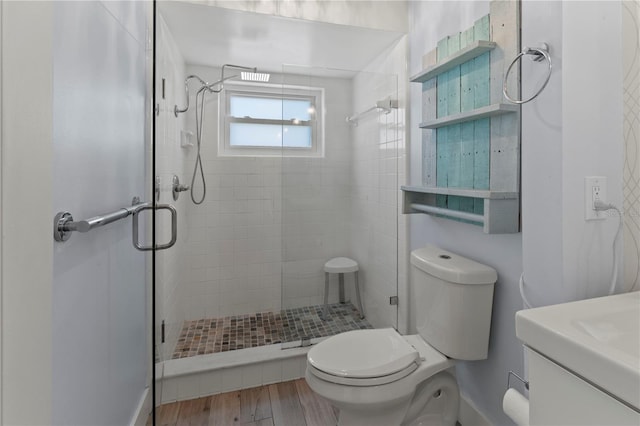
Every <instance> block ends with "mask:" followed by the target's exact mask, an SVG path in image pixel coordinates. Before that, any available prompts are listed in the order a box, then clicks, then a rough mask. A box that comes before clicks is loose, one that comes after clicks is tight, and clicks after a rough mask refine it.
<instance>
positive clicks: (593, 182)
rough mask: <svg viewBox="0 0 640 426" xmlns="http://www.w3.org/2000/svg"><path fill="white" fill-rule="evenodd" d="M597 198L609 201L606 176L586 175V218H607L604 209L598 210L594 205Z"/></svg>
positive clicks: (604, 201)
mask: <svg viewBox="0 0 640 426" xmlns="http://www.w3.org/2000/svg"><path fill="white" fill-rule="evenodd" d="M596 200H600V201H602V202H603V203H606V202H607V178H606V176H585V178H584V220H602V219H606V218H607V216H606V215H605V212H604V211H596V210H595V209H594V208H593V205H594V203H595V201H596Z"/></svg>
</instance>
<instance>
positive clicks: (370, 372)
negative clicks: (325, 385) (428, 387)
mask: <svg viewBox="0 0 640 426" xmlns="http://www.w3.org/2000/svg"><path fill="white" fill-rule="evenodd" d="M307 359H308V361H309V366H310V368H311V369H312V372H313V373H314V374H315V375H316V376H318V377H319V378H322V379H324V380H328V381H331V382H334V383H342V384H349V385H353V386H374V385H376V384H384V383H390V382H392V381H395V380H399V379H401V378H403V377H405V376H407V375H409V374H411V373H412V372H413V371H415V369H416V368H418V366H419V365H420V354H419V352H418V350H417V349H416V348H415V347H413V346H412V345H411V344H409V343H408V342H407V341H406V340H405V339H404V338H403V337H402V336H401V335H400V334H399V333H398V332H397V331H395V330H394V329H392V328H386V329H377V330H355V331H349V332H346V333H341V334H338V335H336V336H333V337H331V338H329V339H327V340H324V341H322V342H320V343H318V344H317V345H315V346H314V347H313V348H311V350H310V351H309V353H308V354H307Z"/></svg>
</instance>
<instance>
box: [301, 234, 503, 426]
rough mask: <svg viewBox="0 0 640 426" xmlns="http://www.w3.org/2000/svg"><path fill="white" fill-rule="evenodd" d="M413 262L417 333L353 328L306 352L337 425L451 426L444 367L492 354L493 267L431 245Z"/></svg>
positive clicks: (455, 404)
mask: <svg viewBox="0 0 640 426" xmlns="http://www.w3.org/2000/svg"><path fill="white" fill-rule="evenodd" d="M411 265H412V268H411V272H410V283H411V288H412V291H413V296H414V299H415V300H416V306H417V307H418V309H416V329H417V331H418V334H415V335H407V336H403V335H401V334H399V333H398V332H397V331H396V330H394V329H393V328H385V329H376V330H355V331H349V332H345V333H341V334H338V335H335V336H332V337H330V338H328V339H326V340H324V341H322V342H320V343H318V344H317V345H316V346H314V347H313V348H311V349H310V350H309V352H308V354H307V370H306V374H305V378H306V380H307V383H308V384H309V387H310V388H311V389H312V390H313V391H314V392H316V393H317V394H319V395H320V396H322V397H324V398H325V399H327V400H328V401H329V402H330V403H331V404H332V405H333V406H335V407H336V408H338V409H339V410H340V414H339V418H338V425H340V426H365V425H366V426H399V425H410V426H418V425H420V426H427V425H431V426H436V425H438V426H453V425H455V423H456V420H457V417H458V409H459V403H460V396H459V392H458V386H457V383H456V380H455V378H454V377H453V376H452V375H451V374H450V373H449V372H448V371H446V370H448V369H450V368H451V367H453V366H454V364H455V360H479V359H485V358H486V357H487V353H488V344H489V330H490V325H491V324H490V323H491V309H492V302H493V287H494V284H495V281H496V279H497V274H496V272H495V270H494V269H492V268H490V267H488V266H485V265H481V264H479V263H477V262H474V261H472V260H469V259H465V258H464V257H462V256H459V255H456V254H454V253H451V252H447V251H445V250H442V249H439V248H437V247H434V246H427V247H425V248H422V249H418V250H415V251H414V252H412V253H411Z"/></svg>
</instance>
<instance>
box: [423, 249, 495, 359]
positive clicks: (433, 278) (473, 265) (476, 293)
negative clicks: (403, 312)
mask: <svg viewBox="0 0 640 426" xmlns="http://www.w3.org/2000/svg"><path fill="white" fill-rule="evenodd" d="M410 277H411V278H410V279H411V291H412V297H413V298H414V300H415V308H416V313H415V317H416V328H417V330H418V333H419V334H420V335H421V336H422V338H423V339H424V340H425V341H426V342H427V343H429V344H430V345H431V346H433V347H434V348H435V349H437V350H438V351H440V352H441V353H443V354H444V355H446V356H448V357H449V358H453V359H460V360H479V359H485V358H486V357H487V353H488V350H489V333H490V329H491V309H492V306H493V287H494V284H495V282H496V279H497V277H498V275H497V273H496V271H495V269H493V268H491V267H489V266H486V265H482V264H480V263H478V262H475V261H473V260H470V259H467V258H464V257H462V256H460V255H457V254H454V253H451V252H448V251H446V250H442V249H440V248H438V247H435V246H427V247H424V248H420V249H417V250H414V251H413V252H411V275H410Z"/></svg>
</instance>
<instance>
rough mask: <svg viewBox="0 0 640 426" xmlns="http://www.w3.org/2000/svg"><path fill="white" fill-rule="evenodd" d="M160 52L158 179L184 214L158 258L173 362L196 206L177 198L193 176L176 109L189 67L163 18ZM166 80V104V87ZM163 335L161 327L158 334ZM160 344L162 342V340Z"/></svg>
mask: <svg viewBox="0 0 640 426" xmlns="http://www.w3.org/2000/svg"><path fill="white" fill-rule="evenodd" d="M157 35H158V42H157V46H158V48H157V50H156V72H157V78H156V96H157V99H156V101H157V104H158V113H157V116H156V176H157V177H159V179H160V182H159V188H160V199H159V200H158V201H159V202H160V203H163V204H172V205H174V206H175V207H176V209H177V211H178V240H177V242H176V244H175V246H173V247H172V248H170V249H167V250H159V251H157V252H156V275H155V276H156V302H157V303H156V318H157V319H158V321H161V320H163V319H164V321H165V327H166V328H165V342H166V344H165V345H164V346H163V351H164V353H163V354H162V358H163V359H166V358H170V357H171V353H172V351H173V348H174V347H175V344H176V341H177V339H178V336H179V334H180V330H181V328H182V323H183V321H184V314H183V313H182V312H181V306H182V295H181V289H180V286H181V281H182V277H183V276H184V271H185V269H186V268H185V265H184V263H185V262H184V260H185V259H184V257H185V251H186V247H187V239H188V232H187V206H189V205H190V204H191V200H190V198H189V193H188V192H183V193H181V195H180V197H179V199H178V200H177V201H174V200H173V197H172V185H171V180H172V178H173V175H174V174H175V175H177V176H178V177H179V178H180V183H183V184H187V185H188V184H189V182H188V180H189V178H190V175H189V173H188V170H187V169H188V167H187V166H186V161H187V160H186V154H187V150H186V149H185V148H181V147H180V131H181V130H182V129H183V128H184V122H185V115H184V114H180V115H179V116H178V117H176V116H175V114H174V112H173V109H174V106H175V105H176V103H179V104H180V105H179V106H180V107H183V106H184V79H185V63H184V59H183V58H182V55H181V53H180V51H179V50H178V47H177V45H176V43H175V41H174V39H173V37H172V35H171V32H170V31H169V29H168V27H167V25H166V23H165V21H164V19H163V18H162V16H161V15H158V20H157ZM163 79H164V99H163V97H162V93H163V82H162V80H163ZM157 219H158V222H157V224H156V225H157V226H156V228H157V230H158V235H157V238H158V243H159V244H162V243H164V242H166V241H168V240H169V239H170V238H171V236H170V233H169V232H170V227H171V224H170V222H169V215H168V214H165V213H164V212H163V213H160V214H159V215H158V216H157ZM159 330H160V326H159V324H156V333H158V332H159ZM158 341H159V340H158Z"/></svg>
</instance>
